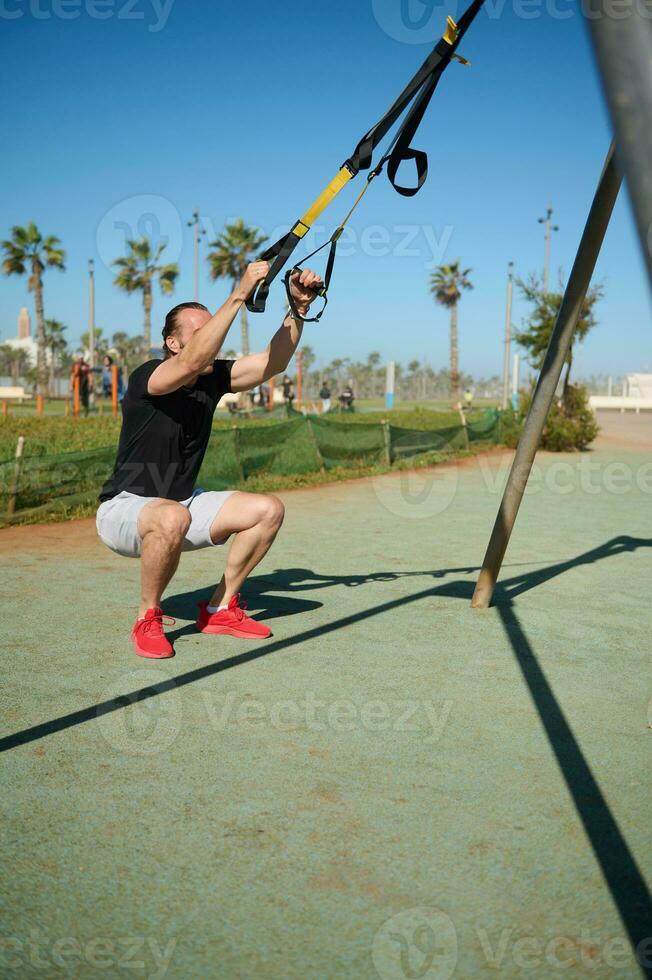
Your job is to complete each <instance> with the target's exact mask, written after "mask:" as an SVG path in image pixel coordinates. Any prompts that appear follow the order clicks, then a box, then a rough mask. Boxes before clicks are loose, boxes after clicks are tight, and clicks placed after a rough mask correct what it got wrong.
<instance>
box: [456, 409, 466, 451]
mask: <svg viewBox="0 0 652 980" xmlns="http://www.w3.org/2000/svg"><path fill="white" fill-rule="evenodd" d="M458 411H459V413H460V418H461V420H462V428H463V429H464V442H465V443H466V451H467V453H468V451H469V430H468V429H467V427H466V415H465V414H464V412H463V411H462V406H461V405H460V407H459V409H458Z"/></svg>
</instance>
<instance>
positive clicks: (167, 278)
mask: <svg viewBox="0 0 652 980" xmlns="http://www.w3.org/2000/svg"><path fill="white" fill-rule="evenodd" d="M165 247H166V246H165V244H164V243H162V244H160V245H159V246H158V248H157V249H153V248H152V244H151V242H150V241H149V239H148V238H145V237H143V238H138V239H135V240H134V239H132V240H130V241H128V242H127V248H128V249H129V253H128V255H126V256H124V257H123V258H121V259H116V260H115V262H114V263H113V265H115V266H117V268H118V269H119V270H120V271H119V272H118V274H117V276H116V277H115V279H114V285H116V286H117V287H118V289H123V290H124V291H125V292H126V293H136V292H141V293H142V294H143V309H144V311H145V317H144V327H143V339H144V344H143V347H144V354H145V355H146V356H147V355H148V354H149V350H150V347H151V346H152V282H153V281H154V279H156V278H158V284H159V288H160V290H161V292H162V293H164V294H165V295H166V296H169V295H170V293H172V292H174V283H175V281H176V278H177V276H178V275H179V268H178V266H177V265H176V263H174V262H171V263H169V264H168V265H159V259H160V258H161V255H162V253H163V251H164V249H165Z"/></svg>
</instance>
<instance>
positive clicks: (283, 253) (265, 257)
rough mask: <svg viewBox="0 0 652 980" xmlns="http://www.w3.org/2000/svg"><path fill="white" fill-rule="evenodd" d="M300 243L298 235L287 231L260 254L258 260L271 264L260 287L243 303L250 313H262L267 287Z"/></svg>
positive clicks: (267, 293)
mask: <svg viewBox="0 0 652 980" xmlns="http://www.w3.org/2000/svg"><path fill="white" fill-rule="evenodd" d="M300 241H301V238H300V237H299V236H298V235H295V234H294V232H292V231H289V232H288V233H287V235H284V236H283V237H282V238H279V240H278V241H277V242H275V243H274V244H273V245H271V246H270V248H268V249H267V250H266V251H265V252H263V253H262V255H261V256H260V259H261V260H262V261H263V262H271V265H270V269H269V272H268V273H267V275H266V276H265V278H264V279H263V281H262V282H261V283H260V285H259V286H258V287H257V288H256V289H254V291H253V293H252V294H251V296H250V297H249V299H247V300H246V301H245V306H246V307H247V309H248V310H249V312H250V313H264V311H265V303H266V302H267V297H268V295H269V287H270V286H271V284H272V283H273V282H274V280H275V279H276V277H277V275H278V274H279V272H280V271H281V269H282V268H283V266H284V265H285V263H286V262H287V260H288V259H289V257H290V256H291V255H292V252H294V250H295V248H296V247H297V245H298V244H299V242H300Z"/></svg>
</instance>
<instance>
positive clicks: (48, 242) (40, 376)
mask: <svg viewBox="0 0 652 980" xmlns="http://www.w3.org/2000/svg"><path fill="white" fill-rule="evenodd" d="M2 248H3V249H4V253H5V255H4V259H3V262H2V271H3V272H4V274H5V275H6V276H12V275H14V276H24V275H25V274H27V275H28V276H29V278H28V280H27V288H28V289H29V290H30V292H33V293H34V306H35V308H36V377H37V388H38V391H40V392H42V390H43V388H44V387H45V373H46V365H45V316H44V313H43V273H44V272H45V270H46V268H47V267H48V266H51V267H52V268H54V269H65V259H66V254H65V252H64V251H63V249H62V248H61V242H60V241H59V239H58V238H57V237H56V236H55V235H46V237H45V238H44V237H43V235H42V234H41V232H40V231H39V230H38V228H37V227H36V225H35V224H34V222H33V221H30V222H29V224H28V225H26V226H25V227H24V228H23V227H21V226H20V225H14V226H13V228H12V229H11V238H10V239H8V240H7V241H3V243H2Z"/></svg>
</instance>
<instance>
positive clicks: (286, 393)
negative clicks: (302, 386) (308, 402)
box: [283, 374, 294, 410]
mask: <svg viewBox="0 0 652 980" xmlns="http://www.w3.org/2000/svg"><path fill="white" fill-rule="evenodd" d="M283 401H284V402H285V407H286V408H289V409H290V410H292V402H293V401H294V385H293V384H292V379H291V378H290V375H289V374H286V375H284V377H283Z"/></svg>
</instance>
